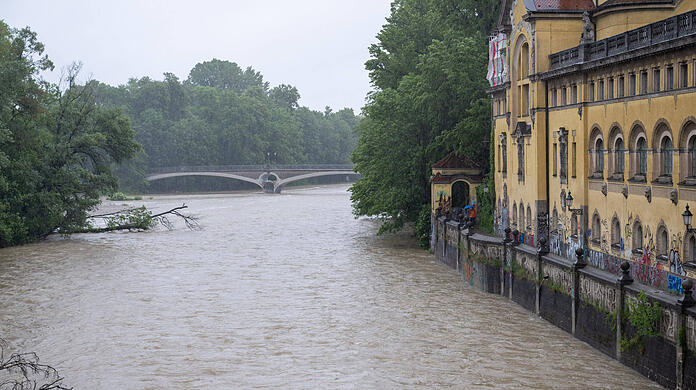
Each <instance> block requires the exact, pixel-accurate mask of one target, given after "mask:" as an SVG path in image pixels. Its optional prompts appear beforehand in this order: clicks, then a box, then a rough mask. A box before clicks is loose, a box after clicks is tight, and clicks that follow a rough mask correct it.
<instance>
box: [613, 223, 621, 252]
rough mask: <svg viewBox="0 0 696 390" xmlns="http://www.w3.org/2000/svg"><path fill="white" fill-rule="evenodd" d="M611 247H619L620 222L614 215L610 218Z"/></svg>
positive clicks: (617, 248)
mask: <svg viewBox="0 0 696 390" xmlns="http://www.w3.org/2000/svg"><path fill="white" fill-rule="evenodd" d="M611 247H612V249H616V250H619V249H621V223H620V222H619V218H618V217H616V216H614V218H613V219H612V220H611Z"/></svg>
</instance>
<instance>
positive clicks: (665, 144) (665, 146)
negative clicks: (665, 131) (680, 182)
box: [660, 137, 672, 176]
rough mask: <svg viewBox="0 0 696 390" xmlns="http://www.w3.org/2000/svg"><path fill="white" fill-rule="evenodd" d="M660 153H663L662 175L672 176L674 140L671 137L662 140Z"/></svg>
mask: <svg viewBox="0 0 696 390" xmlns="http://www.w3.org/2000/svg"><path fill="white" fill-rule="evenodd" d="M660 153H662V172H661V175H663V176H672V140H671V139H670V138H669V137H664V138H662V143H661V144H660Z"/></svg>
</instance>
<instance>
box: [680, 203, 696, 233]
mask: <svg viewBox="0 0 696 390" xmlns="http://www.w3.org/2000/svg"><path fill="white" fill-rule="evenodd" d="M693 216H694V215H693V214H692V213H691V211H689V205H688V204H687V205H686V210H684V212H683V213H682V218H684V225H686V232H687V233H693V231H694V230H696V229H694V228H692V227H691V219H692V218H693Z"/></svg>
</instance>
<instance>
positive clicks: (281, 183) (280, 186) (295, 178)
mask: <svg viewBox="0 0 696 390" xmlns="http://www.w3.org/2000/svg"><path fill="white" fill-rule="evenodd" d="M353 174H355V172H346V171H326V172H312V173H306V174H304V175H297V176H292V177H288V178H287V179H282V180H278V181H277V182H276V184H275V193H276V194H279V193H280V191H281V190H282V189H283V187H285V185H286V184H288V183H292V182H295V181H298V180H303V179H311V178H313V177H322V176H338V175H353Z"/></svg>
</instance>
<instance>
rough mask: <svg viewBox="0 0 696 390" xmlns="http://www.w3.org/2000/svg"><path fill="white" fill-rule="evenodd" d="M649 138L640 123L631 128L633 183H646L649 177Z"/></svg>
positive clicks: (631, 174) (630, 143) (631, 171)
mask: <svg viewBox="0 0 696 390" xmlns="http://www.w3.org/2000/svg"><path fill="white" fill-rule="evenodd" d="M647 139H648V137H647V135H646V134H645V129H644V128H643V126H642V124H640V123H639V122H637V123H635V124H634V125H633V127H632V128H631V136H630V137H629V147H630V159H629V160H630V176H631V180H632V181H638V182H645V181H646V180H647V175H648V141H647Z"/></svg>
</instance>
